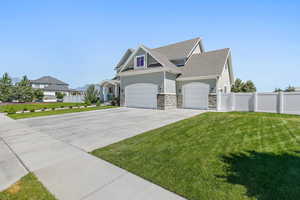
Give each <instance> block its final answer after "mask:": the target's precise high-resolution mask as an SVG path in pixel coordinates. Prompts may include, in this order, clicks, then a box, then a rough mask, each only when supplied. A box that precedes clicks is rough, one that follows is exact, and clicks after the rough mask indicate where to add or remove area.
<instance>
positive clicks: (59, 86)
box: [30, 76, 79, 102]
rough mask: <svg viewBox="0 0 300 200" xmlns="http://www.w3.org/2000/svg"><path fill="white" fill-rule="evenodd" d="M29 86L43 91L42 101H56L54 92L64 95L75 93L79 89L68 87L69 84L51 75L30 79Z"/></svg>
mask: <svg viewBox="0 0 300 200" xmlns="http://www.w3.org/2000/svg"><path fill="white" fill-rule="evenodd" d="M30 82H31V87H32V88H34V89H42V90H43V91H44V102H56V101H57V99H56V93H57V92H61V93H63V94H65V95H66V96H71V95H75V94H77V93H78V92H79V91H76V90H73V89H69V84H67V83H65V82H63V81H61V80H58V79H56V78H54V77H51V76H43V77H41V78H39V79H36V80H31V81H30Z"/></svg>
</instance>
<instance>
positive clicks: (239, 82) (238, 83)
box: [231, 78, 244, 93]
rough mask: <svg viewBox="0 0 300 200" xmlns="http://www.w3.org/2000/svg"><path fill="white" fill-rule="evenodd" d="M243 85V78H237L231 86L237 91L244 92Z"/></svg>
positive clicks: (233, 90)
mask: <svg viewBox="0 0 300 200" xmlns="http://www.w3.org/2000/svg"><path fill="white" fill-rule="evenodd" d="M243 85H244V83H243V81H242V80H241V79H239V78H237V79H236V80H235V81H234V84H233V85H232V87H231V91H232V92H235V93H237V92H242V88H243Z"/></svg>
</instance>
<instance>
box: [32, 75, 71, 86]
mask: <svg viewBox="0 0 300 200" xmlns="http://www.w3.org/2000/svg"><path fill="white" fill-rule="evenodd" d="M31 82H32V83H43V84H49V85H53V84H54V85H68V84H67V83H65V82H62V81H61V80H58V79H56V78H54V77H52V76H43V77H41V78H39V79H36V80H32V81H31Z"/></svg>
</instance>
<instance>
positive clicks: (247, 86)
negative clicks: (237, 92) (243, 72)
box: [242, 80, 256, 92]
mask: <svg viewBox="0 0 300 200" xmlns="http://www.w3.org/2000/svg"><path fill="white" fill-rule="evenodd" d="M242 91H243V92H256V87H255V85H254V83H253V82H252V81H250V80H249V81H246V83H244V85H243V87H242Z"/></svg>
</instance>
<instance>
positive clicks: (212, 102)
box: [208, 93, 217, 109]
mask: <svg viewBox="0 0 300 200" xmlns="http://www.w3.org/2000/svg"><path fill="white" fill-rule="evenodd" d="M216 108H217V94H216V93H210V94H209V95H208V109H216Z"/></svg>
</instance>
